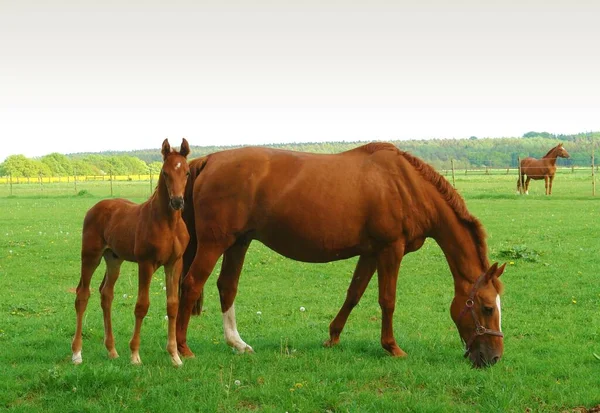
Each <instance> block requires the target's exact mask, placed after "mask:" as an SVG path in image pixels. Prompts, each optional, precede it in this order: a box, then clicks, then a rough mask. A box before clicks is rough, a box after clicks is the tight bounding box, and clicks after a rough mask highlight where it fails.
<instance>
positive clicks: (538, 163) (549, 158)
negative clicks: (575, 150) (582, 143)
mask: <svg viewBox="0 0 600 413" xmlns="http://www.w3.org/2000/svg"><path fill="white" fill-rule="evenodd" d="M558 157H561V158H568V157H569V153H568V152H567V150H566V149H565V148H563V144H562V143H559V144H558V145H556V146H555V147H554V148H552V149H550V150H549V151H548V153H547V154H546V155H544V156H543V157H542V159H535V158H525V159H523V160H521V171H520V174H519V179H517V192H518V193H521V188H523V190H524V191H525V193H526V194H528V195H529V181H531V180H532V179H543V180H544V182H545V183H546V195H552V181H554V174H555V173H556V158H558ZM525 175H527V181H524V178H525Z"/></svg>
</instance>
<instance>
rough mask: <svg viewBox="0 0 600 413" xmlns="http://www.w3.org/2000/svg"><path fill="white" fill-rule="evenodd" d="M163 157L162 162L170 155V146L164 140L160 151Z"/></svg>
mask: <svg viewBox="0 0 600 413" xmlns="http://www.w3.org/2000/svg"><path fill="white" fill-rule="evenodd" d="M160 153H162V156H163V160H165V159H167V155H168V154H170V153H171V145H169V140H168V139H165V140H164V141H163V144H162V151H160Z"/></svg>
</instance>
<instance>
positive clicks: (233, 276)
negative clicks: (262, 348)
mask: <svg viewBox="0 0 600 413" xmlns="http://www.w3.org/2000/svg"><path fill="white" fill-rule="evenodd" d="M248 246H249V244H247V243H238V244H235V245H233V246H231V247H230V248H229V249H228V250H227V251H225V254H224V255H223V263H222V264H221V273H220V274H219V279H218V280H217V287H218V288H219V298H220V299H221V311H222V313H223V333H224V335H225V342H226V343H227V344H228V345H229V346H231V347H233V348H235V349H236V350H237V351H238V352H240V353H244V352H249V353H253V352H254V350H253V349H252V347H250V346H249V345H248V344H246V343H245V342H244V340H242V338H241V337H240V334H239V333H238V330H237V325H236V321H235V305H234V301H235V296H236V294H237V288H238V282H239V279H240V273H241V271H242V266H243V265H244V258H245V256H246V251H247V250H248Z"/></svg>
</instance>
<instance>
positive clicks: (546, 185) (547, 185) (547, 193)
mask: <svg viewBox="0 0 600 413" xmlns="http://www.w3.org/2000/svg"><path fill="white" fill-rule="evenodd" d="M544 186H545V187H546V195H549V192H548V190H549V178H548V175H545V176H544Z"/></svg>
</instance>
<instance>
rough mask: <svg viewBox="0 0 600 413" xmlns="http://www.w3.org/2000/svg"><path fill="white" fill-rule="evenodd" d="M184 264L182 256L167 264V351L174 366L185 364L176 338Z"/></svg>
mask: <svg viewBox="0 0 600 413" xmlns="http://www.w3.org/2000/svg"><path fill="white" fill-rule="evenodd" d="M182 266H183V260H182V259H181V258H180V259H178V260H177V261H175V262H174V263H173V264H169V265H165V276H166V284H167V317H168V318H169V327H168V333H167V351H168V352H169V354H170V355H171V361H172V362H173V365H174V366H181V365H182V364H183V363H182V362H181V359H180V358H179V353H178V352H177V340H176V339H175V322H176V321H177V307H178V306H179V277H180V276H181V268H182Z"/></svg>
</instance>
